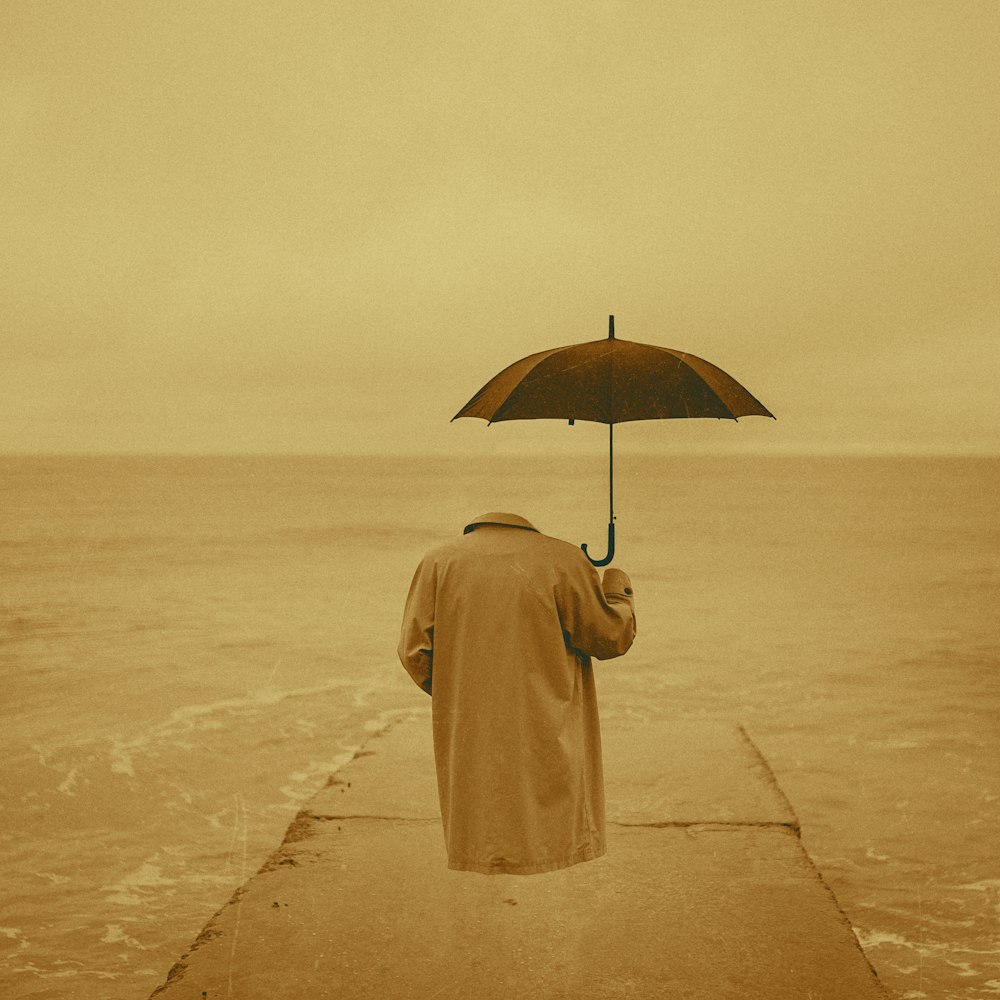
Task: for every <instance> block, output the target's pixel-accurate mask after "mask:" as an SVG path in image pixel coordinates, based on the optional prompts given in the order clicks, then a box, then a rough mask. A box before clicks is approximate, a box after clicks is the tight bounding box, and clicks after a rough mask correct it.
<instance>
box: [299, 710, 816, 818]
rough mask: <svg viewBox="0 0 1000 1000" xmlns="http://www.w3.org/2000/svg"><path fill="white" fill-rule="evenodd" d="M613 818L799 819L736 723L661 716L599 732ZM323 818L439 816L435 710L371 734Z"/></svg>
mask: <svg viewBox="0 0 1000 1000" xmlns="http://www.w3.org/2000/svg"><path fill="white" fill-rule="evenodd" d="M603 754H604V776H605V798H606V809H607V817H608V820H609V821H612V822H616V823H633V824H650V823H671V824H674V823H676V824H683V823H740V822H743V823H777V824H785V825H789V826H794V827H796V828H797V827H798V820H797V819H796V818H795V814H794V812H793V811H792V808H791V806H790V805H789V803H788V800H787V799H786V798H785V796H784V795H783V794H782V792H781V790H780V789H779V788H778V786H777V783H776V782H775V781H774V779H773V776H772V775H771V772H770V769H769V768H768V766H767V763H766V761H765V760H764V758H763V757H762V756H761V755H760V754H759V753H758V751H757V749H756V747H755V746H754V745H753V743H752V742H751V741H750V738H749V737H748V736H747V735H746V733H745V732H744V731H743V730H742V729H741V728H740V727H739V726H724V725H720V724H719V723H717V722H689V721H683V722H681V721H678V722H660V723H652V724H649V725H645V726H643V727H642V728H641V729H636V730H631V731H615V730H612V731H605V733H604V737H603ZM308 810H309V811H310V812H311V813H313V814H315V815H321V816H322V815H325V816H341V817H344V816H396V817H399V818H401V819H437V818H438V817H439V815H440V812H439V809H438V797H437V778H436V776H435V772H434V751H433V744H432V741H431V731H430V718H429V716H428V717H425V718H419V719H415V720H411V721H409V722H400V723H397V724H396V725H394V726H392V727H390V728H389V729H388V730H387V731H385V732H384V733H382V734H381V735H379V736H377V737H374V738H373V739H371V740H370V741H369V742H368V743H367V744H366V745H365V747H364V749H363V750H362V751H361V753H360V755H359V756H357V757H355V759H354V760H353V761H352V762H351V765H350V767H348V768H344V769H343V770H341V771H339V772H337V773H336V774H335V775H333V777H332V778H331V780H330V784H329V785H328V786H327V787H326V788H324V789H323V790H322V791H320V792H319V793H318V794H317V795H316V796H315V797H314V798H313V799H312V800H311V802H310V803H309V806H308Z"/></svg>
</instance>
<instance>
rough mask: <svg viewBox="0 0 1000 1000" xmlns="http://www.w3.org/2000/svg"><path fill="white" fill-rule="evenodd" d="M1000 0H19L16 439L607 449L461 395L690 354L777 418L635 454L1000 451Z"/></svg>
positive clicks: (260, 446) (7, 403)
mask: <svg viewBox="0 0 1000 1000" xmlns="http://www.w3.org/2000/svg"><path fill="white" fill-rule="evenodd" d="M998 65H1000V3H997V2H996V0H983V2H974V0H940V2H935V0H906V2H903V0H895V2H893V0H880V2H878V3H873V2H871V0H858V2H850V0H816V2H810V0H766V2H748V0H691V2H680V0H648V2H621V3H616V2H610V0H609V2H595V3H588V2H583V0H581V2H573V3H570V2H568V0H567V2H558V3H540V2H538V0H534V2H531V3H521V2H515V3H508V4H502V5H495V4H489V3H477V2H475V0H459V2H438V3H432V2H426V3H423V2H414V0H410V2H406V3H399V2H395V3H393V2H389V3H373V2H370V0H365V2H355V3H339V2H336V0H322V2H321V0H287V2H284V3H278V2H275V3H269V4H261V3H253V2H247V0H241V2H220V0H213V2H211V3H205V2H204V0H196V2H181V0H160V2H156V3H133V2H126V0H119V2H99V0H85V2H78V0H5V2H4V3H3V4H2V5H0V101H2V108H0V128H2V131H3V135H2V143H0V198H2V206H3V209H2V214H0V227H2V229H0V254H2V260H0V315H2V329H0V346H2V349H3V365H2V367H0V451H13V452H26V451H48V452H63V451H70V452H81V451H101V452H107V451H127V452H137V451H140V452H141V451H167V452H241V451H292V452H337V451H365V450H388V451H400V452H412V451H436V452H453V451H456V452H457V451H468V450H474V451H478V450H484V449H487V448H491V449H495V450H506V449H513V450H518V449H526V450H531V449H536V448H542V447H546V446H548V445H551V446H552V447H554V448H560V449H563V448H567V447H570V448H572V447H576V446H577V445H580V446H584V445H585V446H588V447H589V445H590V444H591V443H592V442H593V443H596V442H598V441H600V442H603V441H604V440H605V438H606V431H605V429H604V428H603V427H599V428H598V427H596V426H593V425H592V426H590V427H589V428H583V427H581V426H580V425H577V426H576V427H574V428H569V427H567V426H566V425H565V424H559V423H550V422H527V423H520V424H501V425H498V426H494V427H491V428H489V429H487V428H486V425H485V424H484V423H482V422H481V421H471V420H466V421H457V422H456V423H454V424H449V419H450V417H451V416H452V414H453V413H454V412H455V411H456V410H457V409H458V408H459V407H460V406H461V405H462V404H463V403H465V401H466V400H467V399H468V398H469V397H470V396H471V395H472V394H473V392H475V390H477V389H478V388H479V387H480V385H481V384H482V383H483V382H485V381H486V380H487V379H488V378H489V377H490V376H491V375H493V374H494V373H495V372H496V371H498V370H499V369H501V368H503V367H505V366H506V365H507V364H509V363H510V362H512V361H514V360H516V359H517V358H519V357H522V356H523V355H526V354H530V353H532V352H535V351H539V350H543V349H545V348H549V347H554V346H557V345H560V344H570V343H574V342H578V341H584V340H594V339H597V338H599V337H603V336H605V335H606V332H607V317H608V314H609V313H612V312H613V313H614V314H615V316H616V332H617V335H618V336H619V337H621V338H626V339H632V340H638V341H644V342H647V343H654V344H660V345H662V346H665V347H674V348H680V349H683V350H687V351H690V352H691V353H693V354H697V355H700V356H702V357H705V358H708V359H709V360H710V361H713V362H714V363H715V364H717V365H719V366H720V367H722V368H725V369H726V370H727V371H729V372H730V373H731V374H733V375H734V376H735V377H736V378H738V379H739V380H740V381H742V382H743V383H744V384H745V385H746V386H747V387H748V388H749V389H750V390H751V392H753V393H754V394H755V395H757V396H758V397H759V398H760V399H761V400H762V401H763V402H764V403H765V404H766V405H767V406H768V407H769V408H770V409H771V410H772V411H773V412H774V413H775V414H776V415H777V417H778V420H777V422H774V421H770V420H765V419H761V418H748V419H745V420H742V421H740V422H739V424H733V423H731V422H722V423H720V422H717V421H670V422H662V423H657V424H647V425H640V424H633V425H626V426H623V427H622V428H621V430H620V432H619V433H618V434H617V435H616V442H621V444H622V446H624V447H626V448H628V447H633V448H636V449H642V448H650V449H658V450H663V451H670V450H684V449H690V448H696V449H711V450H722V451H728V450H733V451H746V450H751V451H755V450H767V451H774V452H777V453H787V452H797V451H810V450H818V451H823V452H829V451H851V450H862V451H928V450H929V451H962V452H968V451H973V452H988V453H1000V393H998V391H997V380H998V374H1000V364H998V362H1000V330H998V320H1000V281H998V273H1000V272H998V264H1000V213H998V198H1000V180H998V178H1000V170H998V167H1000V162H998V150H1000V143H998V132H1000V73H998V69H997V67H998Z"/></svg>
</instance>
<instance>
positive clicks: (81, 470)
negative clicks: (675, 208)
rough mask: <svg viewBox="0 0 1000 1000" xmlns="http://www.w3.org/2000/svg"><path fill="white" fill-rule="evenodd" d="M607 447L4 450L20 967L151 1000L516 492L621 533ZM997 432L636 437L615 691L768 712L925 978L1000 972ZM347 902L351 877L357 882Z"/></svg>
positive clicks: (768, 751) (815, 811) (7, 681)
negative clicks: (731, 452)
mask: <svg viewBox="0 0 1000 1000" xmlns="http://www.w3.org/2000/svg"><path fill="white" fill-rule="evenodd" d="M605 475H606V469H605V467H604V465H603V463H602V462H600V461H598V460H596V459H586V458H580V459H574V458H571V457H568V456H561V457H559V458H553V459H541V458H531V459H529V458H521V459H519V458H515V457H510V458H506V459H500V458H498V457H497V456H489V457H486V456H483V457H478V458H472V459H466V458H463V459H442V458H406V459H400V458H273V457H259V458H10V457H8V458H0V673H2V688H0V690H2V695H0V698H2V708H0V713H2V715H0V718H2V730H0V740H2V745H3V761H4V767H3V771H2V773H0V786H2V799H0V806H2V813H0V818H2V824H0V850H2V863H3V882H2V885H3V890H2V913H0V995H3V996H10V997H25V998H28V997H30V998H36V1000H40V998H47V1000H76V998H81V1000H82V998H94V1000H138V998H143V997H146V996H148V995H149V993H150V992H151V991H152V990H153V989H154V988H155V987H156V986H157V985H158V984H159V983H161V982H162V981H163V979H164V977H165V975H166V973H167V971H168V969H169V968H170V966H171V964H172V963H173V962H174V961H175V960H176V959H177V958H178V957H179V955H180V954H181V953H182V952H183V951H184V950H185V949H186V946H187V945H188V944H189V943H190V942H191V940H192V939H193V938H194V937H195V935H196V934H197V933H198V931H199V930H200V929H201V927H202V926H203V925H204V924H205V922H206V920H207V919H208V918H209V917H210V916H211V915H212V913H213V912H215V911H216V910H217V909H218V908H219V907H220V906H221V905H223V904H224V903H225V901H226V900H227V899H228V898H229V897H230V895H231V894H232V892H233V890H234V889H235V888H236V886H237V885H239V884H240V883H241V882H242V881H243V880H245V879H246V878H247V877H249V876H250V875H251V874H252V873H253V872H254V871H255V870H256V869H257V868H258V867H259V866H260V865H261V863H262V862H263V861H264V860H265V859H266V858H267V856H268V855H269V854H270V853H271V851H273V850H274V848H275V847H276V846H277V844H278V843H279V842H280V840H281V837H282V834H283V832H284V830H285V828H286V827H287V825H288V823H289V822H290V821H291V820H292V818H293V817H294V815H295V813H296V811H297V809H298V808H299V807H300V805H301V803H302V802H303V801H304V800H305V799H307V798H308V797H309V796H310V795H311V794H312V793H313V792H314V791H316V790H317V789H318V788H319V787H320V786H321V785H322V784H323V783H324V782H325V781H326V779H327V777H328V775H329V774H330V772H331V771H333V770H335V769H336V768H337V767H340V766H342V765H343V764H344V763H345V762H346V761H347V760H349V759H350V757H351V755H352V754H353V752H354V750H355V749H356V748H357V747H358V746H360V745H361V744H362V743H363V742H364V741H365V739H366V738H367V737H368V736H369V735H370V734H371V733H372V732H374V731H376V730H378V729H379V728H381V727H383V726H384V725H386V724H387V722H388V721H390V720H391V719H392V718H393V717H395V716H397V715H402V714H407V713H412V712H423V711H425V710H426V705H427V701H426V696H425V695H423V694H422V693H421V692H420V691H419V690H418V689H417V688H416V687H415V686H414V685H413V684H412V683H411V682H410V680H409V678H408V677H407V676H406V675H405V674H404V673H403V671H402V668H401V667H400V666H399V664H398V662H397V661H396V659H395V643H396V638H397V633H398V627H399V615H400V611H401V608H402V603H403V600H404V597H405V593H406V588H407V586H408V584H409V580H410V576H411V574H412V572H413V569H414V567H415V566H416V563H417V561H418V559H419V558H420V556H421V554H422V553H423V552H424V551H425V550H426V549H427V548H429V547H430V546H432V545H434V544H436V543H438V542H440V541H444V540H446V539H447V538H449V537H453V536H455V535H456V534H458V533H459V532H460V531H461V529H462V527H463V525H464V524H465V523H466V521H467V520H469V519H471V517H472V516H474V515H476V514H479V513H482V512H483V511H485V510H489V509H497V508H499V509H507V510H513V511H515V512H517V513H521V514H523V515H525V516H527V517H528V518H530V519H531V520H533V521H534V522H535V524H536V525H537V526H538V527H539V528H540V529H541V530H543V531H545V532H547V533H549V534H555V535H559V536H561V537H565V538H568V539H570V540H572V541H574V542H583V541H586V542H588V543H589V546H590V548H591V551H592V552H595V551H600V552H603V549H604V538H605V531H606V528H605V524H606V520H607V513H606V511H607V508H606V501H607V495H606V482H605V479H604V476H605ZM998 479H1000V461H997V460H994V459H903V458H900V459H873V458H866V459H861V458H856V459H834V458H827V459H804V458H767V459H765V458H752V457H747V456H742V457H737V458H721V457H711V458H709V457H702V458H696V457H668V456H651V457H650V456H646V457H641V456H637V455H628V454H626V455H623V456H621V458H620V459H619V462H618V467H617V469H616V484H617V485H616V491H617V499H616V513H617V515H618V521H617V532H618V555H617V557H616V564H617V565H620V566H622V567H623V568H624V569H626V570H627V571H629V572H630V573H631V575H632V578H633V582H634V585H635V589H636V597H637V612H638V622H639V635H638V638H637V639H636V643H635V645H634V647H633V649H632V650H631V651H630V653H629V654H628V656H627V657H626V658H624V659H622V660H620V661H611V662H608V663H605V664H600V665H599V667H600V669H599V672H598V677H597V681H598V691H599V698H600V702H601V710H602V714H603V716H604V717H605V718H606V719H614V720H615V721H616V722H624V723H627V724H628V725H632V726H637V727H641V726H642V725H643V724H645V723H647V722H650V721H654V720H669V719H676V718H686V717H696V718H718V719H720V720H724V721H726V722H737V721H738V722H742V723H743V724H744V725H745V726H746V728H747V729H748V731H749V732H750V733H751V735H752V736H753V737H754V739H755V741H756V742H757V743H758V745H759V746H760V747H761V749H762V750H763V752H764V753H765V755H766V756H767V757H768V759H769V760H770V762H771V764H772V766H773V768H774V770H775V772H776V774H777V777H778V780H779V782H780V784H781V785H782V787H783V789H784V790H785V792H786V793H787V794H788V796H789V798H790V799H791V801H792V803H793V805H794V807H795V809H796V811H797V813H798V816H799V819H800V821H801V823H802V830H803V834H802V835H803V841H804V845H805V847H806V849H807V850H808V851H809V853H810V854H811V856H812V857H813V859H814V860H815V861H816V863H817V866H818V867H819V869H820V871H821V872H822V874H823V876H824V878H825V879H826V881H827V883H828V884H829V885H830V886H831V887H832V889H833V890H834V892H835V894H836V896H837V899H838V901H839V903H840V905H841V906H842V908H843V910H844V912H845V913H846V915H847V917H848V918H849V920H850V922H851V924H852V925H853V927H854V929H855V933H856V934H857V936H858V939H859V941H860V942H861V944H862V945H863V947H864V949H865V951H866V953H867V955H868V957H869V959H870V960H871V962H872V964H873V965H874V966H875V968H876V969H877V970H878V972H879V975H880V976H881V978H882V980H883V982H885V983H886V985H887V986H888V987H889V988H890V989H892V990H893V991H894V992H895V994H896V995H897V996H898V997H901V998H911V1000H916V998H922V997H928V998H935V1000H937V998H951V997H954V998H971V997H992V996H997V995H1000V943H998V928H1000V863H998V856H1000V843H998V830H1000V773H998V772H1000V765H998V761H1000V724H998V709H1000V676H998V662H1000V630H998V628H997V609H998V608H1000V559H998V555H1000V519H998V518H997V515H996V510H997V498H996V484H997V482H998ZM330 905H331V906H335V905H336V901H335V900H331V904H330Z"/></svg>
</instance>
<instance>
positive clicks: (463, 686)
mask: <svg viewBox="0 0 1000 1000" xmlns="http://www.w3.org/2000/svg"><path fill="white" fill-rule="evenodd" d="M634 636H635V605H634V599H633V594H632V587H631V584H630V582H629V579H628V577H627V576H626V575H625V574H624V573H623V572H622V571H621V570H608V571H606V573H605V576H604V581H603V584H602V582H601V581H600V580H599V578H598V576H597V572H596V571H595V569H594V568H593V566H591V564H590V561H589V560H588V559H587V557H586V556H585V555H584V554H583V552H581V550H580V549H579V548H577V547H576V546H575V545H571V544H570V543H568V542H564V541H561V540H560V539H557V538H551V537H549V536H547V535H543V534H541V533H540V532H539V531H538V530H537V529H536V528H535V527H534V526H533V525H532V524H531V523H530V522H528V521H526V520H525V519H524V518H522V517H519V516H517V515H516V514H503V513H490V514H484V515H482V516H481V517H479V518H476V520H474V521H473V522H472V523H471V524H469V525H467V526H466V528H465V532H464V533H463V535H462V536H461V537H460V538H458V539H456V540H455V541H453V542H450V543H447V544H445V545H442V546H440V547H438V548H436V549H434V550H432V551H431V552H429V553H428V554H427V555H426V556H425V557H424V559H423V560H422V561H421V563H420V565H419V567H418V568H417V571H416V573H415V575H414V577H413V582H412V583H411V585H410V590H409V594H408V596H407V599H406V606H405V610H404V614H403V624H402V628H401V633H400V641H399V649H398V652H399V658H400V660H401V662H402V664H403V666H404V667H405V668H406V670H407V671H408V673H409V674H410V676H411V677H412V678H413V680H414V681H415V682H416V684H417V685H418V686H419V687H420V688H421V689H422V690H423V691H425V692H427V694H430V695H431V696H432V699H431V706H432V708H431V716H432V720H433V725H432V728H433V739H434V759H435V766H436V770H437V781H438V794H439V799H440V806H441V819H442V823H443V826H444V838H445V846H446V849H447V853H448V867H449V868H451V869H455V870H459V871H472V872H482V873H484V874H494V873H504V874H514V875H530V874H535V873H539V872H546V871H553V870H555V869H559V868H567V867H569V866H570V865H575V864H577V863H579V862H581V861H590V860H593V859H594V858H598V857H600V856H601V855H602V854H603V853H604V851H605V821H604V775H603V770H602V762H601V734H600V725H599V720H598V713H597V695H596V690H595V686H594V670H593V665H592V658H593V659H598V660H607V659H610V658H612V657H616V656H621V655H622V654H623V653H625V652H626V651H627V650H628V649H629V647H630V646H631V645H632V640H633V638H634Z"/></svg>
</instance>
